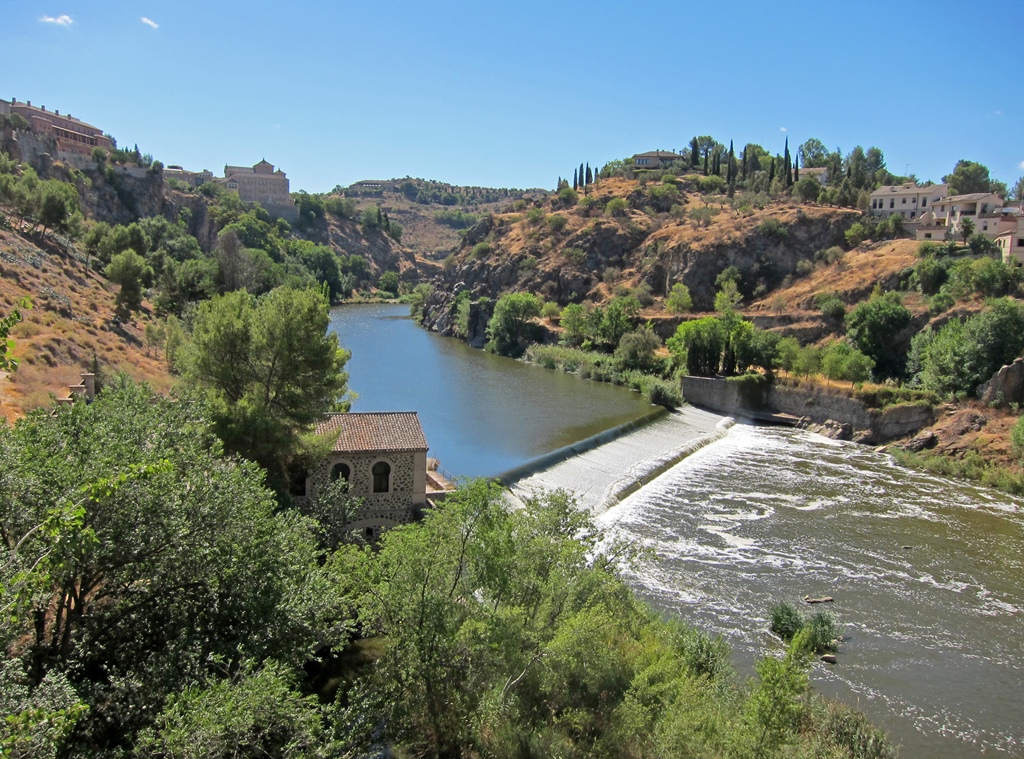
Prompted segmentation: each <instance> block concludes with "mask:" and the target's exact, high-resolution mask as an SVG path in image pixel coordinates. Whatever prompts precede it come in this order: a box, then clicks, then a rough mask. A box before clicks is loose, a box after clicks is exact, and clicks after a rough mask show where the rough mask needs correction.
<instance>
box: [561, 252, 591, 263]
mask: <svg viewBox="0 0 1024 759" xmlns="http://www.w3.org/2000/svg"><path fill="white" fill-rule="evenodd" d="M564 253H565V257H566V258H568V259H569V260H570V261H572V262H573V263H574V264H576V265H577V266H582V265H583V264H584V263H586V261H587V252H586V251H585V250H583V248H566V249H565V251H564Z"/></svg>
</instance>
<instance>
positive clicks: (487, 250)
mask: <svg viewBox="0 0 1024 759" xmlns="http://www.w3.org/2000/svg"><path fill="white" fill-rule="evenodd" d="M490 254H491V245H490V243H486V242H478V243H477V244H476V245H474V246H473V250H472V252H471V253H470V255H471V256H472V257H473V258H487V256H489V255H490Z"/></svg>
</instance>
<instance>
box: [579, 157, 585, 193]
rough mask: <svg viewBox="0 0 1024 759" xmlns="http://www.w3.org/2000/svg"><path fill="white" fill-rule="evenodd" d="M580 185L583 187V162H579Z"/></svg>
mask: <svg viewBox="0 0 1024 759" xmlns="http://www.w3.org/2000/svg"><path fill="white" fill-rule="evenodd" d="M580 187H585V185H584V184H583V163H582V162H580Z"/></svg>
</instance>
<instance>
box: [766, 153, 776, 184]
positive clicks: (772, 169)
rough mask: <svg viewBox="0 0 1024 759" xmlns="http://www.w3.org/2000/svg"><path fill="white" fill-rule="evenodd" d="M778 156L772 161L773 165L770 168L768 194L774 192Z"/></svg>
mask: <svg viewBox="0 0 1024 759" xmlns="http://www.w3.org/2000/svg"><path fill="white" fill-rule="evenodd" d="M776 158H778V156H775V158H773V159H772V163H771V165H770V166H769V167H768V192H771V191H772V182H774V181H775V160H776Z"/></svg>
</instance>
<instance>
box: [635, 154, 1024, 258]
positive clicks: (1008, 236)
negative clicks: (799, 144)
mask: <svg viewBox="0 0 1024 759" xmlns="http://www.w3.org/2000/svg"><path fill="white" fill-rule="evenodd" d="M682 158H683V156H681V155H679V154H678V153H674V152H671V151H665V150H653V151H649V152H647V153H637V154H636V155H634V156H633V158H632V160H633V166H634V167H635V168H637V169H656V168H659V167H661V166H664V165H668V164H671V163H673V162H675V161H678V160H681V159H682ZM799 172H800V177H801V178H804V177H811V178H812V179H815V180H817V181H818V183H819V184H821V185H822V186H823V187H824V186H827V185H828V182H829V176H828V169H827V168H800V169H799ZM867 211H868V213H869V214H870V215H871V216H873V217H875V218H888V217H889V216H892V215H893V214H896V215H898V216H899V217H900V218H901V219H902V220H903V229H904V231H906V232H907V233H908V234H912V235H914V237H915V238H916V239H918V240H922V241H924V240H934V241H936V242H941V241H944V240H957V239H960V238H961V237H963V236H964V235H965V232H966V235H967V236H970V235H971V234H974V233H978V234H981V235H984V236H985V237H987V238H989V239H990V240H992V241H993V242H994V243H995V244H996V246H997V247H998V248H999V249H1000V251H1001V252H1002V256H1003V261H1009V260H1010V259H1013V258H1015V259H1017V260H1018V261H1022V262H1024V199H1018V200H1017V201H1016V204H1012V203H1008V202H1007V201H1006V200H1005V199H1004V198H1001V197H999V196H998V195H996V194H994V193H988V192H977V193H971V194H969V195H950V194H949V187H948V185H945V184H929V185H917V184H915V183H913V182H908V183H906V184H901V185H889V186H884V187H879V188H878V189H876V190H875V191H874V192H872V193H871V204H870V207H869V208H868V209H867Z"/></svg>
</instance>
